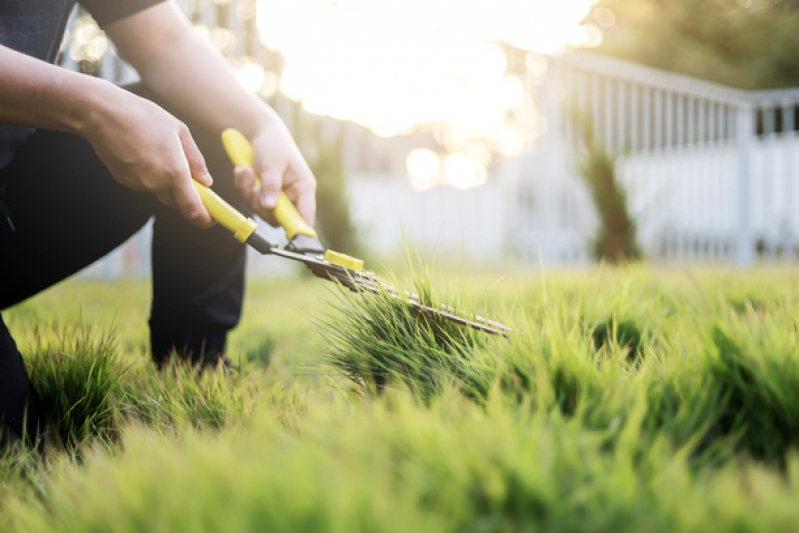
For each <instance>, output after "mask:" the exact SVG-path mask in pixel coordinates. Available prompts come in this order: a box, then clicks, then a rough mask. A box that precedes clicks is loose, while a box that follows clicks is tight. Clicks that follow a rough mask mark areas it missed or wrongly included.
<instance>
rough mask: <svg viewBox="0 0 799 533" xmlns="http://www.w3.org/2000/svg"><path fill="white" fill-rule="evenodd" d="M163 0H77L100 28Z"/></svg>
mask: <svg viewBox="0 0 799 533" xmlns="http://www.w3.org/2000/svg"><path fill="white" fill-rule="evenodd" d="M163 1H164V0H78V3H79V4H80V5H82V6H83V7H85V8H86V11H88V12H89V13H91V15H92V17H94V20H96V21H97V24H99V25H100V27H101V28H102V27H103V26H105V25H106V24H111V23H112V22H115V21H117V20H119V19H123V18H125V17H127V16H129V15H133V14H134V13H138V12H139V11H141V10H142V9H144V8H147V7H150V6H153V5H155V4H160V3H161V2H163Z"/></svg>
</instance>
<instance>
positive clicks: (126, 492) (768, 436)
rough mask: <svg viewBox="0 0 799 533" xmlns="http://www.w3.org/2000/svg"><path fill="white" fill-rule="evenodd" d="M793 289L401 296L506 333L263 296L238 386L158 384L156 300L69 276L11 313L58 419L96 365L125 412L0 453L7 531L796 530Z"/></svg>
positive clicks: (555, 276) (594, 277) (765, 273)
mask: <svg viewBox="0 0 799 533" xmlns="http://www.w3.org/2000/svg"><path fill="white" fill-rule="evenodd" d="M797 274H799V272H798V271H796V270H794V269H791V268H787V267H786V268H781V269H755V270H751V271H737V270H721V269H693V270H686V269H672V270H652V269H648V268H645V267H640V266H637V267H629V268H622V269H618V270H616V269H609V268H601V267H600V268H595V269H586V270H575V271H570V272H552V271H548V272H545V273H541V272H540V271H537V270H531V271H529V272H524V271H515V272H512V273H510V274H505V275H504V276H502V277H500V276H498V275H496V274H481V275H466V274H465V273H463V272H461V273H458V274H456V275H453V274H452V273H451V272H437V273H434V274H433V275H432V276H429V277H431V278H432V280H431V282H428V281H427V277H428V275H427V274H424V273H423V274H420V273H419V272H418V271H415V272H414V271H409V272H408V273H406V274H405V275H404V276H403V279H401V280H400V282H399V283H400V284H408V286H410V285H412V283H413V282H420V283H421V284H422V285H423V286H426V287H433V288H434V289H435V290H431V291H429V292H428V293H427V294H425V295H424V296H425V298H428V299H430V300H432V301H435V302H440V301H444V302H447V303H454V304H457V305H458V307H459V308H461V309H466V310H469V311H475V312H478V313H480V314H484V315H488V316H490V317H491V318H495V319H497V320H500V321H504V322H506V323H508V324H509V325H510V326H512V327H515V328H517V329H518V330H520V331H521V334H514V335H512V336H511V338H510V339H507V340H506V339H502V338H487V337H484V336H481V335H474V334H473V333H471V332H464V333H465V335H461V332H459V330H458V329H457V328H456V329H454V330H453V329H446V326H444V325H442V324H437V323H436V322H430V321H421V322H417V321H415V320H413V316H411V315H408V314H407V313H406V312H405V311H404V310H402V309H398V308H397V307H396V306H395V305H394V304H393V303H392V302H391V301H390V299H388V298H385V297H384V298H382V299H381V298H372V297H367V296H363V297H361V296H351V295H349V294H348V293H344V292H338V291H337V290H336V289H335V288H331V285H330V284H325V283H323V282H321V281H318V280H310V279H302V280H298V281H296V282H294V281H293V282H286V281H281V282H266V281H263V282H255V283H252V284H251V285H249V286H248V297H247V303H246V307H245V313H244V319H243V323H242V325H241V326H240V328H239V329H238V330H237V331H236V332H235V334H234V335H233V336H232V338H231V342H230V354H229V355H230V357H231V359H233V361H234V362H235V363H237V364H238V363H239V362H240V363H241V368H240V369H239V370H238V371H236V372H233V373H229V374H227V375H225V374H213V373H204V374H202V375H198V374H197V373H195V372H192V371H191V370H190V369H185V368H175V369H171V370H169V371H167V372H165V373H163V374H161V375H159V374H157V373H156V372H155V370H154V369H153V368H152V366H151V365H150V364H149V363H148V361H147V354H146V339H147V329H146V317H147V306H148V292H149V289H148V287H147V284H146V283H143V282H137V283H122V282H114V283H110V282H87V281H73V282H68V283H66V284H62V285H60V286H58V287H56V288H54V289H52V290H51V291H49V292H48V293H46V294H43V295H41V296H39V297H37V298H36V299H34V300H32V301H30V302H27V303H25V304H23V305H21V306H18V307H17V308H15V309H12V310H10V311H8V312H6V313H4V317H5V318H6V320H7V322H8V324H9V327H10V328H11V330H12V332H13V333H14V334H15V337H16V338H17V339H18V341H19V343H20V347H21V348H22V350H23V352H24V353H25V355H26V357H27V358H28V360H29V362H30V364H31V368H32V369H34V370H35V369H37V368H39V367H37V365H44V367H45V374H47V376H49V379H50V382H49V383H50V384H49V385H48V382H47V381H46V380H43V379H42V377H41V376H42V373H41V372H40V373H39V374H37V375H36V380H37V385H38V386H39V387H40V388H46V389H47V391H49V393H50V394H51V395H52V396H54V397H56V398H60V400H62V401H66V399H65V398H68V397H70V396H68V395H66V394H65V395H63V396H62V397H59V396H58V391H59V390H60V389H59V387H58V384H59V383H58V379H59V376H61V377H62V379H63V380H65V381H64V382H63V383H62V385H64V386H66V385H70V387H72V389H70V390H73V391H77V392H73V394H77V395H78V396H80V394H81V392H80V391H81V390H83V389H81V387H76V386H75V385H76V381H79V376H80V375H81V374H80V373H79V372H78V370H80V369H77V370H76V367H75V364H76V363H75V362H76V361H82V362H83V363H84V364H85V363H86V362H92V361H94V362H95V363H96V362H97V361H100V362H101V363H103V364H106V366H105V367H104V368H106V369H107V371H108V374H107V375H108V376H110V377H111V378H112V379H108V380H104V381H103V383H106V384H107V385H108V386H107V387H106V388H100V387H97V386H95V385H89V389H90V392H92V393H96V394H95V395H96V396H97V397H98V398H100V399H102V398H105V399H106V400H107V404H102V402H99V403H100V404H102V405H101V407H103V406H106V407H103V409H106V408H107V410H109V412H110V413H111V415H112V417H111V418H110V419H108V420H107V419H104V418H103V417H102V416H100V417H99V418H93V415H91V413H90V414H89V415H85V417H84V418H85V419H84V420H83V421H81V420H74V421H71V422H70V424H71V425H70V426H65V427H68V428H73V429H63V428H61V429H59V428H58V427H55V428H54V429H53V430H52V431H51V436H50V453H49V455H48V457H47V458H46V460H41V459H40V458H37V457H25V456H23V455H20V454H16V455H12V456H9V457H6V458H5V459H4V460H3V462H2V464H0V477H1V478H2V485H3V491H2V495H1V496H0V530H2V531H142V532H144V531H148V532H149V531H348V532H349V531H476V532H477V531H796V530H797V529H798V528H799V506H797V505H796V501H797V498H799V484H798V483H799V455H797V453H796V446H797V444H799V353H797V336H799V315H798V314H797V311H798V310H799V276H797ZM447 295H449V296H447ZM453 339H454V340H456V341H457V340H458V339H460V340H462V341H463V342H460V344H458V346H459V348H457V349H454V348H453V346H454V345H453ZM59 354H60V355H59ZM347 358H349V360H351V362H352V361H355V362H357V365H355V366H354V368H355V369H356V370H355V371H353V372H344V373H342V372H340V369H341V368H342V361H345V362H346V361H347V360H348V359H347ZM48 361H49V364H47V362H48ZM345 368H346V366H345ZM350 368H353V367H350ZM59 369H60V371H59ZM375 369H378V370H380V371H379V372H378V373H377V374H379V376H380V378H379V380H378V381H379V383H378V384H377V385H379V386H375V385H376V383H375V375H376V372H375ZM92 375H96V374H94V373H93V374H92ZM84 384H85V383H84ZM353 390H354V391H355V392H357V393H356V394H353V393H352V391H353ZM103 391H105V392H103ZM98 392H99V394H97V393H98ZM79 400H80V398H77V399H76V398H74V396H73V400H71V401H73V402H75V403H81V402H80V401H79ZM67 403H68V402H67ZM50 409H51V410H52V411H57V412H53V413H49V414H50V415H51V418H55V419H57V418H58V417H57V416H55V415H63V411H64V410H65V407H64V406H59V405H56V406H55V407H51V408H50ZM101 411H102V409H101ZM76 416H77V414H76ZM86 420H88V421H89V422H86ZM92 421H97V422H96V423H95V424H94V425H93V423H92ZM53 425H55V426H57V424H55V423H54V424H53ZM103 428H109V432H106V433H104V432H103V431H102V429H103Z"/></svg>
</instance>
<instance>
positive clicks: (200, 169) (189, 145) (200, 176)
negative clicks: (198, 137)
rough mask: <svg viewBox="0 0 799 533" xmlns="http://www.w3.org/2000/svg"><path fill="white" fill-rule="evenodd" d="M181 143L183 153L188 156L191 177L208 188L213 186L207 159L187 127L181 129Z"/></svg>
mask: <svg viewBox="0 0 799 533" xmlns="http://www.w3.org/2000/svg"><path fill="white" fill-rule="evenodd" d="M180 142H181V144H182V145H183V153H184V154H185V155H186V161H187V162H188V163H189V172H190V173H191V177H192V178H194V179H195V180H196V181H198V182H199V183H201V184H203V185H205V186H206V187H210V186H211V185H213V183H214V180H213V178H211V174H209V172H208V167H207V166H206V164H205V158H204V157H203V154H202V153H201V152H200V149H199V148H197V144H196V143H195V142H194V139H193V138H192V136H191V133H190V132H189V129H188V128H187V127H186V126H183V127H182V128H181V129H180Z"/></svg>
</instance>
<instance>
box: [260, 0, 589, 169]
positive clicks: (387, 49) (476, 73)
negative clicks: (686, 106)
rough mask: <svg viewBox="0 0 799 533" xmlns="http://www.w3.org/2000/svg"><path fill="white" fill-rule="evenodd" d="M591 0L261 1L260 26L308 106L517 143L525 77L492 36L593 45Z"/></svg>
mask: <svg viewBox="0 0 799 533" xmlns="http://www.w3.org/2000/svg"><path fill="white" fill-rule="evenodd" d="M594 1H595V0H259V3H258V27H259V29H260V31H261V35H262V38H263V40H264V42H265V44H266V45H267V46H269V47H270V48H272V49H276V50H279V51H280V52H281V53H282V54H283V56H284V57H285V59H286V68H285V70H284V72H283V76H282V79H281V85H280V89H281V90H282V91H283V92H284V93H285V94H286V95H287V96H289V97H290V98H292V99H295V100H299V101H302V103H303V105H304V106H305V108H306V109H307V110H308V111H310V112H312V113H316V114H321V115H328V116H332V117H335V118H339V119H346V120H352V121H354V122H357V123H360V124H363V125H366V126H368V127H369V128H371V129H372V130H373V131H374V132H375V133H377V134H378V135H384V136H389V135H396V134H401V133H404V132H407V131H410V130H411V129H413V128H414V126H416V125H419V124H427V123H436V124H445V125H446V128H447V129H448V130H449V131H450V132H454V135H455V136H456V137H458V136H460V137H462V138H463V139H464V140H466V139H474V138H477V137H482V138H486V139H490V140H493V141H496V142H499V143H501V144H503V146H505V147H506V149H505V150H504V151H505V152H510V153H513V152H517V151H520V150H521V149H522V144H523V143H522V142H521V137H520V135H519V132H518V131H511V130H512V128H513V127H512V126H511V125H509V124H508V123H507V119H506V117H507V112H508V111H509V110H514V109H518V108H519V106H520V105H522V103H523V100H524V91H523V83H524V80H520V79H519V78H517V77H515V76H513V75H510V74H509V73H508V72H507V63H506V59H505V56H504V53H503V52H502V50H501V49H500V47H499V46H497V45H496V44H493V43H492V41H494V42H496V41H502V42H507V43H510V44H513V45H514V46H517V47H519V48H522V49H525V50H529V51H533V52H538V53H542V54H545V53H551V52H556V51H558V50H561V49H562V48H563V47H564V46H566V45H579V44H586V43H588V42H590V41H591V40H592V39H593V38H596V34H591V33H590V32H587V31H586V28H584V27H581V26H580V25H579V22H580V21H581V20H583V19H584V18H585V17H586V15H587V14H588V12H589V10H590V7H591V5H592V4H593V3H594ZM516 129H519V128H518V125H516ZM492 148H493V147H492ZM500 151H503V150H500ZM509 155H510V154H509Z"/></svg>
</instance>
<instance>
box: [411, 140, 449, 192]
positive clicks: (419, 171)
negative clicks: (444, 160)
mask: <svg viewBox="0 0 799 533" xmlns="http://www.w3.org/2000/svg"><path fill="white" fill-rule="evenodd" d="M405 166H406V168H407V170H408V179H409V180H410V182H411V185H412V186H413V187H414V188H415V189H417V190H427V189H429V188H431V187H432V186H433V185H435V184H436V182H437V181H438V178H439V174H440V173H441V160H440V159H439V157H438V154H436V153H435V152H434V151H432V150H428V149H427V148H417V149H415V150H411V152H410V153H409V154H408V157H407V158H406V160H405Z"/></svg>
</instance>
